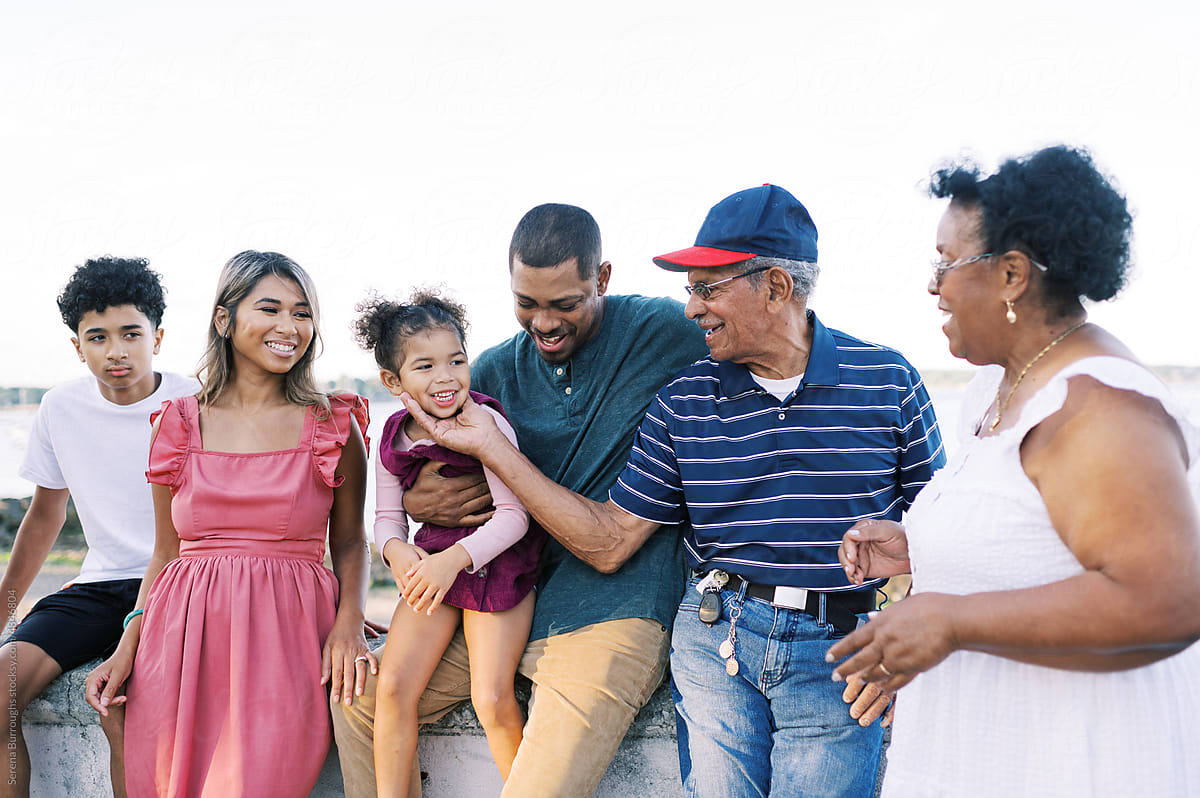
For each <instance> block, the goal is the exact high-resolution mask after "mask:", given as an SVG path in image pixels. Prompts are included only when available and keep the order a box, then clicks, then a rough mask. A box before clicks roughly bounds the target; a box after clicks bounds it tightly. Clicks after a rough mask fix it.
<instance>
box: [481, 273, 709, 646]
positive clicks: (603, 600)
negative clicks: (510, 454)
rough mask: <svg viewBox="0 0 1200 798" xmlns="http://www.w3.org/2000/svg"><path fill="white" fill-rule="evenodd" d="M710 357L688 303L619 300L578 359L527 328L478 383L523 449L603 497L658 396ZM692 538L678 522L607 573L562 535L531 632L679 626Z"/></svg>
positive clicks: (545, 561) (547, 567)
mask: <svg viewBox="0 0 1200 798" xmlns="http://www.w3.org/2000/svg"><path fill="white" fill-rule="evenodd" d="M707 354H708V347H707V346H705V344H704V336H703V334H702V333H701V332H700V328H699V327H697V326H696V325H695V323H693V322H691V321H689V320H688V319H687V318H686V317H685V316H684V315H683V306H682V305H680V304H679V303H678V302H676V301H674V300H672V299H664V298H661V297H643V296H610V297H608V298H607V300H606V302H605V308H604V317H603V319H602V320H601V322H600V328H599V329H598V330H597V331H596V334H595V335H594V336H593V337H592V338H591V339H590V340H589V341H588V342H587V343H585V344H584V345H583V346H582V347H580V348H579V350H578V351H577V352H575V354H574V356H572V358H571V359H570V361H568V362H566V363H547V362H546V361H545V360H543V359H542V357H541V355H539V354H538V351H537V346H536V345H535V344H534V342H533V340H532V339H531V338H530V337H529V335H528V334H527V333H525V332H521V333H519V334H518V335H516V336H514V337H513V338H510V339H509V340H507V341H505V342H504V343H502V344H499V345H498V346H494V347H492V348H491V349H489V350H487V351H486V352H484V353H483V354H481V355H480V356H479V357H478V358H477V359H476V360H475V362H474V363H472V364H471V387H472V388H473V389H474V390H476V391H480V392H481V393H485V394H487V395H489V396H493V397H495V398H496V399H498V400H500V404H502V405H503V406H504V412H505V414H506V415H507V416H508V418H509V420H510V421H511V422H512V425H513V428H514V429H515V430H516V432H517V443H518V444H519V445H520V447H521V451H522V452H523V453H524V454H525V456H526V457H528V458H529V459H530V460H531V461H532V462H533V464H534V465H536V466H537V467H538V469H539V470H541V472H542V473H543V474H545V475H546V476H547V477H549V478H550V479H552V480H554V481H555V482H557V483H558V484H559V485H562V486H563V487H565V488H569V489H571V490H573V491H575V492H576V493H580V494H582V495H584V496H586V497H588V498H589V499H594V500H595V501H598V502H604V501H607V500H608V489H609V488H610V487H612V484H613V482H615V481H616V479H617V476H618V475H619V474H620V473H621V470H622V469H623V468H624V466H625V462H626V460H628V458H629V449H630V446H631V445H632V444H633V435H634V433H635V432H636V431H637V428H638V425H639V424H641V421H642V417H643V416H644V415H645V413H646V407H647V406H648V405H649V404H650V400H651V399H653V398H654V394H655V392H656V391H657V390H658V389H659V388H661V387H662V386H663V385H665V384H666V383H667V382H668V381H669V380H670V379H671V377H672V376H673V375H674V374H675V373H676V372H677V371H679V370H680V369H682V368H684V367H685V366H688V365H690V364H691V363H693V362H695V361H696V360H699V359H700V358H702V357H704V356H705V355H707ZM681 540H682V538H681V536H680V534H679V527H677V526H667V527H663V528H662V529H659V530H658V531H657V532H655V533H654V534H653V535H652V536H651V537H650V539H649V540H647V541H646V543H645V544H644V545H643V546H642V548H641V549H640V550H639V551H638V552H637V553H636V554H634V555H633V557H631V558H630V560H629V561H628V562H627V563H625V565H623V566H622V567H621V568H620V570H618V571H617V572H616V573H614V574H602V573H600V572H599V571H596V570H595V569H593V568H592V567H591V566H588V565H585V564H584V563H583V562H581V561H580V560H579V559H577V558H576V557H574V556H573V555H571V554H570V553H569V552H568V551H567V550H566V549H565V548H563V546H562V544H560V543H559V542H558V541H556V540H554V539H553V538H551V539H550V540H549V541H547V544H546V552H545V554H544V555H543V556H542V576H541V580H540V581H539V583H538V598H537V609H536V610H535V611H534V616H533V628H532V630H531V631H530V635H529V639H530V640H541V639H542V638H545V637H550V636H551V635H557V634H565V633H567V632H571V631H574V630H576V629H579V628H580V627H583V626H587V625H589V624H593V623H599V622H601V621H612V620H617V619H621V618H651V619H653V620H655V621H658V622H659V623H661V624H662V625H663V626H665V627H667V628H670V626H671V622H672V620H673V619H674V617H675V610H676V609H677V608H678V606H679V596H680V595H681V594H682V592H683V585H684V565H683V550H682V543H681Z"/></svg>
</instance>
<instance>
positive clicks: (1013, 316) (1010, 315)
mask: <svg viewBox="0 0 1200 798" xmlns="http://www.w3.org/2000/svg"><path fill="white" fill-rule="evenodd" d="M1004 304H1005V305H1007V306H1008V312H1007V313H1005V314H1004V318H1006V319H1008V323H1009V324H1016V323H1017V312H1016V311H1015V310H1013V304H1012V300H1011V299H1006V300H1004Z"/></svg>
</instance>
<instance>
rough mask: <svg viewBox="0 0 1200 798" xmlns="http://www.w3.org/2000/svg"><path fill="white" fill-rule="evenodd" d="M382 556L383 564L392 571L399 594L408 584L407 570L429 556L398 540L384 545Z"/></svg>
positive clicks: (394, 539) (393, 539)
mask: <svg viewBox="0 0 1200 798" xmlns="http://www.w3.org/2000/svg"><path fill="white" fill-rule="evenodd" d="M382 555H383V557H384V562H386V563H387V564H388V567H389V568H391V569H392V578H393V579H395V580H396V587H397V588H399V589H400V591H401V592H403V591H404V588H405V586H406V585H407V584H408V571H409V569H410V568H412V567H413V566H414V565H416V564H417V563H419V562H420V561H421V560H422V559H424V558H425V557H428V556H429V555H428V554H426V553H425V551H424V550H422V549H420V548H418V547H416V546H414V545H412V544H411V543H406V542H405V541H403V540H401V539H400V538H392V539H391V540H389V541H388V542H387V543H384V544H383V552H382Z"/></svg>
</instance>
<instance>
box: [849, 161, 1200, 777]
mask: <svg viewBox="0 0 1200 798" xmlns="http://www.w3.org/2000/svg"><path fill="white" fill-rule="evenodd" d="M931 192H932V193H933V194H934V195H935V196H937V197H943V198H949V200H950V203H949V207H948V208H947V210H946V212H945V215H944V216H943V217H942V220H941V223H940V224H939V225H938V234H937V249H938V252H939V253H940V259H939V261H938V262H936V263H935V264H934V277H933V279H932V280H931V281H930V284H929V292H930V293H931V294H933V295H934V296H935V297H937V299H938V307H939V308H941V310H942V311H943V312H944V313H946V314H947V318H946V321H945V324H944V326H943V331H944V332H945V334H946V337H947V338H948V339H949V343H950V351H951V352H952V353H953V354H954V355H955V356H957V357H961V358H965V359H966V360H968V361H969V362H971V363H973V364H976V365H980V366H985V368H983V369H981V370H980V372H979V373H978V374H977V375H976V377H975V379H974V381H973V382H972V384H971V386H970V388H969V389H968V391H967V398H966V404H965V408H964V413H963V419H964V422H963V429H962V430H961V431H960V432H961V433H962V441H961V443H960V446H959V449H958V451H957V454H956V456H955V457H954V458H953V459H952V460H951V462H950V463H949V464H948V465H947V467H946V468H945V469H943V470H942V471H941V472H939V473H938V474H937V475H936V476H935V477H934V479H933V480H932V481H931V482H930V483H929V485H928V486H927V487H926V488H925V489H924V490H923V491H922V492H921V494H920V495H919V496H918V497H917V501H916V503H915V504H914V505H913V507H912V508H911V510H910V511H909V513H908V515H907V516H906V518H905V524H904V526H901V525H898V524H895V523H891V522H885V521H866V522H862V523H859V524H857V525H856V526H855V527H854V528H853V529H851V530H850V531H849V532H848V533H847V534H846V536H845V538H844V540H843V542H842V547H841V559H842V563H843V565H844V567H845V569H846V572H847V574H848V575H849V576H850V578H851V579H852V580H855V581H860V580H862V579H865V578H868V577H876V576H892V575H896V574H900V573H909V572H911V573H912V575H913V595H912V596H910V597H909V598H908V599H906V600H904V601H901V602H899V603H897V604H894V605H892V606H890V607H888V608H887V609H885V610H883V611H882V612H880V613H878V615H877V616H876V617H875V618H874V619H873V620H872V621H871V622H870V623H868V624H866V625H865V626H863V627H860V628H859V629H858V630H857V631H856V632H854V633H853V634H851V635H848V636H847V637H845V638H844V639H843V640H841V641H840V642H838V643H837V644H836V645H834V646H833V647H832V648H831V649H830V660H831V661H835V660H840V659H842V658H843V657H848V658H847V659H845V660H844V661H843V662H841V663H840V664H839V665H838V666H837V667H836V669H835V670H834V679H835V680H840V679H846V678H849V677H851V676H858V677H861V678H863V679H864V680H866V681H868V682H875V683H880V684H882V685H883V686H884V687H885V688H886V689H889V690H898V689H900V688H904V689H903V690H902V691H901V693H900V697H899V706H898V710H897V712H896V721H895V729H894V733H893V734H894V736H893V742H892V746H891V749H890V750H889V752H888V769H887V773H886V776H885V779H884V785H883V786H884V795H885V796H889V795H890V796H909V795H947V796H950V795H954V796H958V795H973V796H978V795H997V796H1000V795H1003V796H1035V795H1053V796H1064V795H1080V796H1083V795H1087V796H1096V795H1111V796H1132V795H1200V750H1198V749H1197V747H1196V743H1195V742H1194V739H1193V734H1192V730H1193V727H1194V725H1195V723H1196V719H1197V718H1198V717H1200V646H1192V645H1191V644H1192V643H1193V641H1195V640H1196V639H1197V638H1198V637H1200V520H1198V511H1197V504H1198V502H1200V430H1197V428H1196V427H1195V426H1193V425H1192V424H1190V423H1189V421H1188V419H1187V418H1186V415H1185V413H1184V411H1183V409H1182V407H1181V406H1180V405H1179V404H1178V403H1177V402H1176V401H1175V400H1174V399H1173V398H1172V396H1171V395H1170V393H1169V392H1168V391H1167V389H1166V388H1165V386H1164V385H1163V384H1162V383H1161V382H1160V381H1159V380H1158V379H1157V378H1156V377H1155V376H1154V375H1153V374H1152V373H1151V372H1150V371H1148V370H1147V369H1146V368H1145V367H1144V366H1143V365H1141V364H1140V363H1139V362H1138V360H1137V359H1136V358H1135V357H1134V356H1133V354H1132V353H1130V351H1129V350H1128V349H1127V348H1126V347H1125V346H1124V345H1123V344H1122V343H1121V342H1120V341H1118V340H1117V339H1116V338H1115V337H1113V336H1112V335H1111V334H1109V333H1107V332H1105V331H1104V330H1103V329H1101V328H1100V327H1098V326H1096V325H1094V324H1091V323H1088V322H1087V314H1086V312H1085V309H1084V307H1083V305H1082V304H1081V302H1080V299H1081V297H1086V298H1089V299H1092V300H1105V299H1109V298H1111V297H1112V296H1113V295H1115V294H1116V293H1117V291H1118V290H1119V289H1120V288H1121V286H1122V284H1123V282H1124V278H1125V272H1126V267H1127V265H1128V260H1129V234H1130V227H1131V218H1130V215H1129V212H1128V210H1127V209H1126V203H1125V200H1124V198H1123V197H1122V196H1121V195H1120V194H1119V193H1118V192H1117V191H1116V190H1115V189H1114V188H1113V186H1112V185H1111V183H1110V182H1109V180H1108V179H1106V178H1105V177H1104V176H1103V175H1101V174H1100V173H1099V172H1098V171H1097V170H1096V168H1095V166H1094V164H1093V163H1092V160H1091V158H1090V157H1089V156H1088V155H1087V154H1086V153H1084V152H1081V151H1078V150H1073V149H1070V148H1067V147H1054V148H1049V149H1046V150H1042V151H1039V152H1036V153H1034V154H1032V155H1030V156H1027V157H1024V158H1020V159H1015V160H1010V161H1008V162H1006V163H1004V164H1003V165H1002V166H1001V167H1000V169H999V170H998V171H997V172H996V173H995V174H994V175H991V176H989V177H986V178H983V177H981V176H980V174H979V173H978V172H977V171H976V170H975V169H974V168H972V167H969V166H957V167H951V168H947V169H944V170H942V171H940V172H938V173H936V174H935V176H934V178H933V181H932V184H931ZM1177 321H1178V320H1177ZM1163 334H1164V335H1167V334H1172V331H1171V330H1170V329H1168V325H1167V323H1166V322H1165V321H1164V324H1163Z"/></svg>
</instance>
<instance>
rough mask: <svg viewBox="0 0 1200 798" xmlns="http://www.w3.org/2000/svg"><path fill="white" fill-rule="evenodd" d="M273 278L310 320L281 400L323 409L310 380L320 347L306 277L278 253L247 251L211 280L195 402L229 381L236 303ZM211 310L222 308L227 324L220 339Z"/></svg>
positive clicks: (210, 398)
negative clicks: (283, 283)
mask: <svg viewBox="0 0 1200 798" xmlns="http://www.w3.org/2000/svg"><path fill="white" fill-rule="evenodd" d="M268 275H275V276H276V277H279V278H280V279H283V280H289V281H291V282H293V283H295V284H296V285H297V286H298V287H299V288H300V293H301V294H303V295H304V299H305V300H306V301H307V302H308V306H309V310H310V311H311V313H312V320H313V339H312V341H310V342H309V345H308V348H307V349H306V350H304V354H303V355H301V356H300V359H299V360H298V361H296V365H294V366H292V368H291V370H289V371H288V372H287V374H285V375H284V378H283V390H284V396H285V397H286V398H287V400H288V401H289V402H291V403H292V404H297V405H305V406H308V405H316V406H317V407H319V408H321V409H322V410H328V409H329V399H328V397H327V396H326V395H325V394H324V393H323V392H321V391H320V390H318V389H317V383H316V380H315V378H314V377H313V361H314V360H315V359H316V357H317V355H318V354H319V352H317V351H316V348H317V346H319V345H320V343H321V313H320V310H319V309H318V307H317V292H316V289H315V288H314V287H313V283H312V278H310V277H309V276H308V273H307V272H305V271H304V269H302V268H300V265H299V264H298V263H296V262H295V261H294V260H292V259H291V258H289V257H287V256H286V255H280V254H279V253H278V252H258V251H256V250H253V249H248V250H246V251H245V252H239V253H238V254H236V255H234V256H233V257H232V258H230V259H229V262H228V263H226V264H225V268H223V269H222V270H221V278H220V280H219V281H218V282H217V296H216V299H215V300H214V301H213V310H212V313H211V314H210V316H209V324H208V346H207V347H206V348H205V350H204V355H203V356H202V357H201V358H200V365H199V367H198V368H197V370H196V374H197V376H199V378H200V382H201V383H202V387H201V389H200V393H199V394H198V398H199V400H200V404H202V405H208V404H212V403H213V402H215V401H216V400H217V397H219V396H220V395H221V394H222V393H223V392H224V391H225V389H226V388H227V387H229V384H230V383H231V382H232V381H233V377H234V367H233V341H232V340H231V339H232V337H233V331H234V329H235V327H236V324H237V306H238V303H239V302H241V301H242V300H243V299H245V298H246V297H247V296H249V294H250V292H251V291H253V290H254V286H256V285H258V281H259V280H261V279H263V278H264V277H267V276H268ZM217 308H225V310H226V312H227V313H228V314H229V321H228V323H227V324H226V326H225V335H222V334H221V331H220V330H218V329H217V324H216V315H217Z"/></svg>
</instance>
